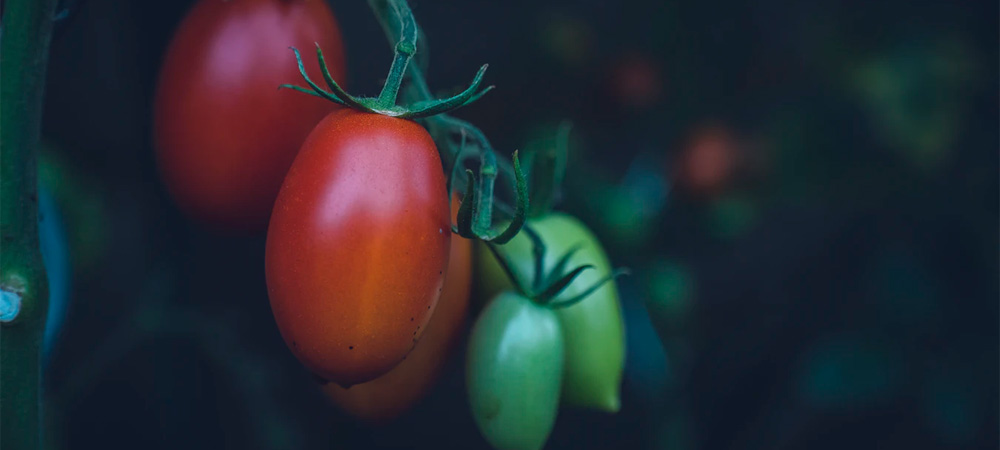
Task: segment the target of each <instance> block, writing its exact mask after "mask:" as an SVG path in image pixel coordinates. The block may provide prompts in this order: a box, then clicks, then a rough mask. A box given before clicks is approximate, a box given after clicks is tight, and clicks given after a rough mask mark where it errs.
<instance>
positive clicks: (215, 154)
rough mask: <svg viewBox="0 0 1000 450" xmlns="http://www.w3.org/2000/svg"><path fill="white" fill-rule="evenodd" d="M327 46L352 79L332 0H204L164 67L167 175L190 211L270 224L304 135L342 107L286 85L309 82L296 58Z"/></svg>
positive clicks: (160, 101)
mask: <svg viewBox="0 0 1000 450" xmlns="http://www.w3.org/2000/svg"><path fill="white" fill-rule="evenodd" d="M316 43H319V44H320V46H321V47H322V48H323V53H324V55H325V57H326V61H327V64H328V66H329V68H330V71H331V73H332V74H333V76H334V78H335V79H336V80H338V81H341V80H343V79H344V74H345V66H344V50H343V44H342V42H341V37H340V29H339V27H338V25H337V23H336V21H335V19H334V17H333V13H332V12H331V11H330V9H329V8H328V7H327V5H326V2H325V1H324V0H229V1H227V0H201V1H199V2H198V3H197V4H196V5H195V7H194V8H193V9H192V10H191V12H190V13H188V15H187V17H186V18H185V19H184V21H183V22H182V23H181V25H180V26H179V28H178V29H177V32H176V34H175V35H174V37H173V40H172V41H171V43H170V46H169V48H168V50H167V53H166V57H165V59H164V61H163V65H162V67H161V69H160V76H159V84H158V86H157V90H156V97H155V104H154V119H155V120H154V133H155V140H156V149H157V159H158V164H159V168H160V173H161V176H162V178H163V180H164V182H165V183H166V186H167V189H168V190H169V192H170V194H171V196H172V197H173V199H174V201H175V202H176V203H177V204H178V206H179V207H180V208H181V209H182V210H183V211H184V212H185V213H186V214H187V215H188V216H190V217H193V218H195V219H196V220H199V221H201V222H203V223H206V224H208V225H211V226H214V227H216V228H220V229H226V230H246V231H257V230H263V229H264V228H265V227H266V226H267V220H268V216H269V215H270V213H271V209H272V206H273V205H274V199H275V196H276V195H277V194H278V189H279V188H280V187H281V183H282V180H283V179H284V176H285V173H286V172H287V171H288V167H289V166H290V165H291V164H292V161H293V160H294V159H295V154H296V153H297V152H298V150H299V148H300V147H301V146H302V141H303V140H304V139H305V137H306V136H307V135H308V134H309V131H310V130H312V128H313V127H314V126H316V123H317V122H319V121H320V120H321V119H322V118H323V117H324V116H326V115H327V114H328V113H330V112H331V111H332V110H333V109H335V108H336V105H335V104H333V103H331V102H329V101H326V100H323V99H320V98H316V97H313V96H309V95H305V94H301V93H298V92H294V91H291V90H287V89H284V90H281V91H279V90H278V86H280V85H282V84H285V83H291V84H301V80H302V76H301V75H300V74H299V72H298V68H297V66H296V63H295V57H294V55H293V54H292V52H291V50H289V48H288V47H292V46H294V47H297V48H299V49H301V50H302V51H303V52H304V53H305V54H306V55H307V56H306V57H304V58H303V60H304V61H305V64H306V70H308V71H309V73H312V74H318V73H319V65H318V63H317V62H316V58H310V57H308V55H309V54H310V53H311V51H312V50H313V49H314V48H315V45H316Z"/></svg>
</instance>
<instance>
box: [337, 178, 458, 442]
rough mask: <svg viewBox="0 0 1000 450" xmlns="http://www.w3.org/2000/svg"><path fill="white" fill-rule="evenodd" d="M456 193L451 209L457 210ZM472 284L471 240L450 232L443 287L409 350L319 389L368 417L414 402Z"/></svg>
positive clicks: (438, 363)
mask: <svg viewBox="0 0 1000 450" xmlns="http://www.w3.org/2000/svg"><path fill="white" fill-rule="evenodd" d="M458 206H459V205H458V197H455V199H454V200H453V201H452V211H453V213H454V212H455V211H458ZM471 287H472V241H470V240H468V239H465V238H463V237H461V236H459V235H458V234H452V235H451V255H450V256H449V258H448V269H447V271H445V276H444V289H442V291H441V298H440V299H439V300H438V304H437V306H436V307H435V308H434V315H433V316H431V320H430V322H428V323H427V330H426V331H425V332H424V334H423V336H421V337H420V341H418V342H417V345H416V346H415V347H414V348H413V351H411V352H410V354H409V355H407V356H406V359H404V360H403V362H401V363H399V365H397V366H396V367H394V368H393V369H392V370H390V371H389V373H386V374H385V375H382V376H381V377H378V378H376V379H374V380H371V381H369V382H367V383H361V384H357V385H354V386H351V388H350V389H344V388H343V387H341V386H339V385H337V384H335V383H328V384H326V385H324V386H323V392H325V393H326V395H327V396H328V397H329V398H330V399H331V400H332V401H333V402H334V403H336V404H337V406H339V407H340V408H341V409H343V410H344V411H347V412H348V413H350V414H352V415H354V416H355V417H357V418H359V419H362V420H365V421H368V422H373V423H383V422H387V421H389V420H392V419H395V418H396V417H398V416H399V415H400V414H402V413H403V412H405V411H406V410H407V409H409V408H410V407H412V406H413V405H414V404H416V403H417V402H418V401H419V400H420V399H421V398H423V396H424V394H425V393H426V392H427V390H428V389H430V387H431V386H432V385H433V384H434V382H435V381H436V380H437V378H438V376H439V375H440V373H441V369H442V368H443V366H444V363H445V361H446V360H447V358H448V356H449V355H450V354H451V351H452V349H453V347H454V346H455V345H454V344H455V343H456V342H457V341H458V338H459V336H460V335H461V333H462V330H463V328H464V325H465V317H466V314H467V312H468V310H469V291H470V289H471Z"/></svg>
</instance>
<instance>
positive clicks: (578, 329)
mask: <svg viewBox="0 0 1000 450" xmlns="http://www.w3.org/2000/svg"><path fill="white" fill-rule="evenodd" d="M528 224H529V225H530V226H531V228H532V229H533V230H535V231H536V232H537V233H538V235H539V236H540V237H541V238H542V241H543V242H545V246H546V252H545V260H544V266H545V270H546V271H549V270H551V269H552V268H553V267H554V266H555V265H556V263H557V262H558V260H559V258H560V257H562V256H563V255H564V254H565V253H566V252H568V251H569V250H571V249H573V248H574V247H577V246H579V250H577V252H576V253H575V254H574V255H573V257H572V258H571V259H570V260H569V264H568V265H567V267H566V268H567V270H570V269H572V268H574V267H577V266H580V265H583V264H590V265H593V266H594V268H593V269H590V270H586V271H584V272H582V273H581V274H580V275H579V276H578V277H576V279H575V280H574V281H573V282H572V283H570V285H569V286H567V287H566V289H564V290H563V291H562V292H561V293H560V294H559V295H558V296H556V298H555V299H554V300H553V301H560V300H563V299H568V298H570V297H574V296H576V295H577V294H580V293H582V292H583V291H584V290H586V289H587V288H589V287H590V286H591V285H593V284H594V283H597V282H598V281H600V280H601V279H603V278H605V277H607V276H608V275H609V274H610V273H611V270H612V268H611V263H610V262H609V261H608V257H607V255H605V253H604V250H603V249H602V248H601V244H600V242H598V241H597V238H596V237H594V235H593V233H591V232H590V230H588V229H587V227H586V225H584V224H583V223H581V222H580V221H579V220H577V219H575V218H573V217H572V216H568V215H566V214H559V213H553V214H548V215H545V216H542V217H540V218H535V219H531V220H529V221H528ZM499 248H500V249H501V251H502V252H503V253H504V254H505V255H507V257H508V259H509V260H510V262H511V266H512V267H511V269H512V271H513V272H514V275H515V276H516V277H518V279H520V280H523V282H524V284H525V285H526V286H530V284H531V282H532V280H533V279H534V272H535V266H534V256H533V253H532V245H531V240H530V238H529V237H528V236H527V235H526V233H519V234H518V235H517V236H516V237H515V238H514V239H513V240H511V241H510V242H508V243H507V244H506V245H503V246H500V247H499ZM479 250H480V251H479V252H478V267H479V269H478V270H479V276H478V277H477V278H478V279H479V280H480V283H481V284H480V288H479V289H480V294H481V295H482V294H484V293H485V294H490V293H496V292H499V291H503V290H508V289H511V288H512V284H511V282H510V280H508V278H507V276H506V275H505V274H504V272H503V269H502V268H501V267H500V265H499V264H498V263H497V262H496V260H495V259H494V258H493V256H492V254H490V252H489V251H488V250H487V249H486V248H485V247H482V246H481V247H480V249H479ZM555 311H556V315H557V316H558V318H559V322H560V324H561V325H562V331H563V338H564V340H565V341H566V365H565V370H564V372H563V399H564V401H565V402H566V403H568V404H571V405H575V406H581V407H585V408H594V409H598V410H603V411H608V412H617V411H618V409H619V408H620V389H621V380H622V371H623V369H624V366H625V323H624V321H623V320H622V313H621V305H620V303H619V301H618V289H617V286H616V284H615V283H614V281H611V282H608V283H606V284H604V286H602V287H601V288H600V289H598V290H597V291H595V292H594V293H592V294H591V295H590V296H588V297H587V298H585V299H584V300H583V301H581V302H580V303H577V304H575V305H573V306H570V307H567V308H561V309H557V310H555Z"/></svg>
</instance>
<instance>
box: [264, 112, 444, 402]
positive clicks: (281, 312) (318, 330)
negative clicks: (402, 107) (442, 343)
mask: <svg viewBox="0 0 1000 450" xmlns="http://www.w3.org/2000/svg"><path fill="white" fill-rule="evenodd" d="M448 217H449V214H448V198H447V193H446V190H445V179H444V173H443V171H442V169H441V160H440V158H439V157H438V152H437V149H436V147H435V146H434V141H433V140H431V137H430V135H429V134H427V131H425V130H424V129H423V128H422V127H421V126H420V125H417V124H416V123H414V122H411V121H408V120H403V119H396V118H392V117H387V116H382V115H378V114H367V113H360V112H356V111H353V110H346V109H345V110H340V111H337V112H334V113H332V114H330V115H329V116H327V117H326V118H325V119H323V120H322V121H321V122H320V123H319V124H318V125H316V129H315V130H313V132H312V133H311V134H310V135H309V137H308V138H306V141H305V143H304V144H303V146H302V149H301V150H300V151H299V155H298V156H297V157H296V158H295V162H294V163H293V164H292V167H291V169H289V171H288V175H287V176H286V177H285V182H284V184H283V185H282V186H281V192H279V193H278V199H277V200H276V202H275V204H274V212H273V213H272V215H271V223H270V226H269V227H268V231H267V246H266V255H265V263H266V275H267V288H268V294H269V295H270V298H271V310H272V312H273V313H274V317H275V320H276V321H277V323H278V328H279V329H280V330H281V334H282V336H283V337H284V339H285V343H286V344H288V347H289V348H290V349H291V351H292V353H293V354H295V356H296V357H298V359H299V361H301V362H302V364H303V365H305V366H306V367H307V368H308V369H309V370H311V371H313V373H315V374H316V375H318V376H320V377H322V378H324V379H327V380H330V381H334V382H337V383H339V384H341V385H343V386H350V385H354V384H358V383H363V382H366V381H370V380H372V379H374V378H376V377H378V376H380V375H382V374H385V373H386V372H388V371H389V370H390V369H392V368H393V367H395V366H396V365H397V364H399V362H400V361H402V359H403V357H404V356H406V354H407V353H409V352H410V350H412V349H413V346H414V344H415V343H416V342H417V339H418V338H419V337H420V335H421V333H423V331H424V330H425V329H426V325H427V321H428V320H429V319H430V317H431V314H432V313H433V308H434V305H435V303H436V302H437V299H438V295H439V293H440V291H441V289H442V284H443V278H444V270H445V268H446V266H447V263H448V251H449V247H450V239H451V237H450V235H451V231H450V223H449V220H448Z"/></svg>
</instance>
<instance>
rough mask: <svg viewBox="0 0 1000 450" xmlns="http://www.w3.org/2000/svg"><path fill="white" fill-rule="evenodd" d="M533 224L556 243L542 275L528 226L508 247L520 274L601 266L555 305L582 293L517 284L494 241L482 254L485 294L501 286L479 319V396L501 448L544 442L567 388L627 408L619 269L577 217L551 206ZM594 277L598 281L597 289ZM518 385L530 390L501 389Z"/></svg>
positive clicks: (475, 390) (570, 397) (597, 402)
mask: <svg viewBox="0 0 1000 450" xmlns="http://www.w3.org/2000/svg"><path fill="white" fill-rule="evenodd" d="M526 226H527V227H530V228H531V230H532V231H533V232H534V233H536V234H537V237H538V238H539V239H540V240H541V241H542V242H544V244H545V247H546V250H547V251H546V252H545V255H544V257H543V258H542V261H541V268H542V273H541V274H540V273H537V269H538V264H537V261H536V260H535V256H534V255H535V252H534V246H533V243H532V240H531V239H529V237H528V236H527V233H525V232H523V231H522V232H521V233H520V234H518V235H517V236H516V237H515V238H514V239H513V240H512V241H510V242H509V243H507V244H506V245H504V246H502V247H500V248H499V252H500V253H501V254H502V255H503V257H504V259H505V261H506V264H507V269H508V270H509V271H510V275H511V276H513V277H514V278H515V280H516V281H517V282H518V283H520V284H525V283H528V282H530V281H531V280H533V279H535V278H537V277H539V276H540V275H542V274H545V273H552V272H553V271H558V270H559V269H558V267H559V266H560V265H565V266H566V267H569V268H572V267H581V266H583V265H590V266H592V269H591V270H585V271H582V272H580V273H579V275H577V276H576V277H575V279H573V281H572V282H571V283H570V284H568V285H567V286H566V287H565V288H564V289H562V291H560V292H559V293H558V294H557V295H555V297H554V298H552V299H551V300H550V304H551V305H559V304H560V303H561V302H565V301H569V300H570V299H573V298H579V297H580V296H583V299H582V300H580V301H579V302H578V303H575V304H572V305H570V306H566V307H558V306H554V307H550V306H548V305H539V304H536V303H535V302H532V301H531V300H529V299H528V298H525V297H524V296H523V295H518V294H514V293H511V292H510V289H512V288H514V287H515V286H513V284H512V283H511V280H510V279H509V278H508V276H507V275H506V274H505V273H504V269H503V267H502V266H501V265H500V264H499V263H498V262H497V259H496V258H494V256H493V255H492V254H490V253H489V252H487V251H485V250H484V251H481V252H480V253H479V256H478V257H477V262H478V265H479V269H478V271H479V278H480V280H481V288H480V290H481V292H482V293H483V294H485V295H489V294H490V293H497V292H499V294H496V297H495V298H494V299H493V300H491V301H490V303H489V304H487V306H486V307H485V309H484V310H483V312H482V314H481V316H480V317H479V319H478V320H477V322H476V324H475V325H474V327H473V331H472V339H471V341H470V344H469V354H468V388H469V398H470V402H471V405H472V411H473V415H474V416H475V418H476V421H477V423H478V424H479V426H480V429H481V430H482V431H483V434H484V435H485V436H486V437H487V439H488V440H489V441H490V442H491V443H492V444H493V445H494V446H495V447H496V448H500V449H519V450H520V449H537V448H541V446H542V445H543V444H544V443H545V440H546V438H547V437H548V435H549V432H550V431H551V429H552V424H553V423H554V421H555V416H556V412H557V408H556V406H557V405H558V403H559V399H560V397H561V398H562V400H563V401H564V402H565V403H567V404H570V405H574V406H579V407H585V408H591V409H597V410H602V411H606V412H612V413H613V412H617V411H618V409H619V407H620V401H619V389H620V386H621V379H622V371H623V369H624V364H625V326H624V321H623V319H622V313H621V305H620V302H619V299H618V291H617V289H616V286H615V283H614V282H613V281H611V282H606V283H605V282H604V281H607V280H610V279H611V278H612V277H613V274H612V268H611V264H610V262H609V261H608V258H607V256H606V255H605V254H604V250H603V249H602V248H601V245H600V243H599V242H598V241H597V239H596V238H595V237H594V235H593V234H592V233H591V232H590V231H589V230H588V229H587V227H586V226H585V225H584V224H583V223H581V222H580V221H579V220H577V219H575V218H573V217H572V216H568V215H565V214H561V213H550V214H546V215H544V216H541V217H538V218H534V219H532V220H529V221H528V223H527V225H526ZM566 255H570V257H569V258H568V259H566V258H565V256H566ZM556 275H558V274H556ZM594 286H597V289H596V290H593V291H590V288H591V287H594ZM588 291H590V293H589V294H587V292H588ZM550 328H551V329H552V330H555V331H554V336H553V335H550V334H549V330H550ZM529 330H531V331H529ZM501 347H502V351H501ZM522 347H523V348H522ZM560 391H561V394H560ZM514 392H520V393H521V394H518V395H498V394H512V393H514ZM526 392H527V393H530V395H525V394H524V393H526ZM525 411H531V414H526V413H525Z"/></svg>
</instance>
